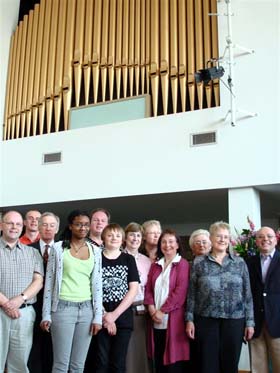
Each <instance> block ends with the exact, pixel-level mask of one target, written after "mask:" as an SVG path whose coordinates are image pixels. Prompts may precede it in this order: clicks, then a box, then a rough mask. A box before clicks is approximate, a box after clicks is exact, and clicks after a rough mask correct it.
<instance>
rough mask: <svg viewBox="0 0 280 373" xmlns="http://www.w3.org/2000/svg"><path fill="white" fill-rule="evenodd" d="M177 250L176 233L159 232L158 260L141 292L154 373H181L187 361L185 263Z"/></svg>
mask: <svg viewBox="0 0 280 373" xmlns="http://www.w3.org/2000/svg"><path fill="white" fill-rule="evenodd" d="M181 251H182V244H181V241H180V238H179V237H178V236H177V234H176V233H175V232H174V231H173V230H170V229H166V230H165V231H163V233H162V234H161V236H160V238H159V241H158V256H159V258H160V259H159V260H158V261H157V262H155V263H153V264H152V266H151V269H150V272H149V276H148V282H147V285H146V290H145V300H144V303H145V304H146V305H147V306H148V311H149V314H150V316H151V319H152V320H151V321H152V323H151V326H152V327H151V330H150V331H151V333H150V344H149V346H148V347H149V349H148V353H149V357H151V358H154V359H155V369H156V372H157V373H165V372H168V373H171V372H172V373H173V372H183V371H184V370H185V364H184V363H183V362H184V361H186V360H189V341H188V337H187V335H186V333H185V325H184V305H185V300H186V294H187V288H188V279H189V264H188V262H187V261H186V260H185V259H183V258H182V257H181V255H180V253H181Z"/></svg>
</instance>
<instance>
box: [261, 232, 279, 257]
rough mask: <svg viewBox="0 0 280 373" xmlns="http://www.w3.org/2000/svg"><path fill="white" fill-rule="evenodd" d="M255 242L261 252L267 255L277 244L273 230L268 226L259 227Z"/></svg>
mask: <svg viewBox="0 0 280 373" xmlns="http://www.w3.org/2000/svg"><path fill="white" fill-rule="evenodd" d="M256 244H257V246H258V248H259V249H260V252H261V254H264V255H269V254H270V253H271V252H272V251H273V250H274V248H275V246H276V244H277V239H276V235H275V232H274V230H273V229H271V228H269V227H263V228H261V229H260V230H259V231H258V232H257V234H256Z"/></svg>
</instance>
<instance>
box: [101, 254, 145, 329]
mask: <svg viewBox="0 0 280 373" xmlns="http://www.w3.org/2000/svg"><path fill="white" fill-rule="evenodd" d="M102 282H103V307H104V309H105V311H106V312H112V311H114V310H115V309H116V308H117V307H118V305H119V304H120V303H121V301H122V300H123V298H124V297H125V296H126V294H127V292H128V290H129V283H130V282H139V275H138V271H137V267H136V263H135V259H134V257H133V256H132V255H129V254H125V253H121V254H120V255H119V256H118V257H117V258H116V259H108V258H106V256H104V255H103V254H102ZM116 325H117V327H118V328H119V327H120V328H129V329H132V327H133V314H132V309H131V307H129V308H128V309H127V310H125V311H124V312H123V313H122V314H121V315H120V316H119V317H118V319H117V320H116Z"/></svg>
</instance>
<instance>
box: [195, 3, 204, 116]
mask: <svg viewBox="0 0 280 373" xmlns="http://www.w3.org/2000/svg"><path fill="white" fill-rule="evenodd" d="M202 27H203V25H202V0H196V1H195V46H196V48H195V52H196V53H195V54H196V71H198V70H200V69H204V56H203V36H202V35H203V33H202ZM196 88H197V99H198V107H199V109H202V108H203V83H202V82H200V83H197V85H196Z"/></svg>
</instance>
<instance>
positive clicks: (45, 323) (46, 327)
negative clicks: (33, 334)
mask: <svg viewBox="0 0 280 373" xmlns="http://www.w3.org/2000/svg"><path fill="white" fill-rule="evenodd" d="M50 326H51V322H50V321H42V322H41V324H40V327H41V329H42V330H43V331H44V332H49V331H50Z"/></svg>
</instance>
